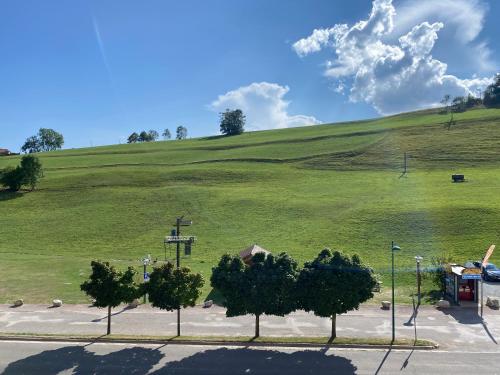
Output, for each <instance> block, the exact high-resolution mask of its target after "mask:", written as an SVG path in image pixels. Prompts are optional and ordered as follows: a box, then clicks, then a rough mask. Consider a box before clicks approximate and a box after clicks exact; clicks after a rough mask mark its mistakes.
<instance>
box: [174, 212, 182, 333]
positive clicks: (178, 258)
mask: <svg viewBox="0 0 500 375" xmlns="http://www.w3.org/2000/svg"><path fill="white" fill-rule="evenodd" d="M181 220H182V217H178V218H177V220H176V226H177V232H176V233H175V234H176V236H177V237H179V236H180V235H181ZM180 246H181V244H180V242H178V241H177V244H176V247H177V249H176V264H177V269H179V268H180V266H181V259H180ZM180 335H181V308H180V307H179V308H178V309H177V336H180Z"/></svg>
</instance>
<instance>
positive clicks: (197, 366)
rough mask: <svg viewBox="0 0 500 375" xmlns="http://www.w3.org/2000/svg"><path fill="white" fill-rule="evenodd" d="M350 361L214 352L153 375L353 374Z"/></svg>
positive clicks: (304, 354)
mask: <svg viewBox="0 0 500 375" xmlns="http://www.w3.org/2000/svg"><path fill="white" fill-rule="evenodd" d="M356 370H357V367H356V366H354V365H353V364H352V362H351V360H349V359H347V358H344V357H340V356H337V355H333V354H331V355H327V354H326V353H324V352H321V351H316V350H303V351H296V352H293V353H284V352H280V351H274V350H264V349H262V350H261V349H257V348H254V349H248V348H240V349H227V348H221V349H215V350H207V351H203V352H199V353H196V354H194V355H192V356H189V357H186V358H184V359H181V360H179V361H175V362H169V363H167V364H166V365H165V366H164V367H162V368H161V369H159V370H157V371H155V372H154V373H153V374H155V375H162V374H190V375H196V374H203V375H210V374H214V375H229V374H252V375H259V374H290V375H292V374H312V373H314V374H315V375H322V374H329V375H337V374H346V375H347V374H355V373H356Z"/></svg>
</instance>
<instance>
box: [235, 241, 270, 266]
mask: <svg viewBox="0 0 500 375" xmlns="http://www.w3.org/2000/svg"><path fill="white" fill-rule="evenodd" d="M257 253H264V254H266V255H267V254H271V252H270V251H267V250H266V249H264V248H262V247H260V246H259V245H257V244H253V245H252V246H250V247H247V248H246V249H245V250H241V251H240V258H241V259H243V262H245V263H247V264H248V263H249V262H250V261H251V260H252V257H253V256H254V255H255V254H257Z"/></svg>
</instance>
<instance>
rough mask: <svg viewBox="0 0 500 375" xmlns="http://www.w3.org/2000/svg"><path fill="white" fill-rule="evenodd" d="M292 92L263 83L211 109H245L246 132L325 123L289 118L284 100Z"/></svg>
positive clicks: (241, 90) (228, 96)
mask: <svg viewBox="0 0 500 375" xmlns="http://www.w3.org/2000/svg"><path fill="white" fill-rule="evenodd" d="M288 91H290V88H289V87H288V86H280V85H278V84H276V83H268V82H260V83H256V82H255V83H252V84H250V85H248V86H243V87H240V88H238V89H236V90H232V91H228V92H227V93H225V94H224V95H219V97H218V98H217V100H215V101H213V102H212V103H211V105H210V108H211V109H213V110H216V111H224V110H225V109H241V110H242V111H243V113H244V114H245V115H246V119H247V123H246V128H247V129H249V130H263V129H275V128H289V127H294V126H305V125H316V124H320V123H321V121H319V120H318V119H316V118H315V117H313V116H306V115H289V114H288V111H287V110H288V105H289V104H290V102H288V101H286V100H284V96H285V95H286V94H287V93H288Z"/></svg>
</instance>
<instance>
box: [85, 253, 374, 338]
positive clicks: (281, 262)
mask: <svg viewBox="0 0 500 375" xmlns="http://www.w3.org/2000/svg"><path fill="white" fill-rule="evenodd" d="M91 266H92V273H91V275H90V277H89V280H87V281H85V282H84V283H83V284H82V285H81V290H82V291H84V292H85V293H86V294H87V295H89V296H90V297H92V298H93V304H94V305H95V306H97V307H107V308H108V330H107V333H108V334H110V332H111V329H110V326H111V308H112V307H116V306H118V305H119V304H120V303H122V302H131V301H132V300H133V299H135V298H140V296H143V295H145V294H147V295H148V296H149V301H150V302H151V304H152V306H153V307H158V308H160V309H163V310H168V311H173V310H176V309H180V308H185V307H188V306H194V305H195V303H196V301H197V299H198V298H199V297H200V294H201V288H202V287H203V284H204V280H203V277H202V276H201V275H200V274H195V273H192V272H191V271H190V269H189V268H187V267H181V268H176V267H175V266H174V265H173V264H172V263H170V262H167V263H165V264H163V265H161V266H159V267H155V268H154V269H153V271H152V272H151V275H150V278H149V281H148V282H144V283H142V284H141V283H137V282H136V281H135V280H136V279H137V277H136V271H135V270H134V269H133V268H132V267H129V268H128V269H127V270H126V271H118V270H116V269H115V268H114V267H113V266H111V265H110V264H109V263H107V262H99V261H93V262H92V264H91ZM211 285H212V287H213V288H214V289H216V290H217V291H218V292H220V293H221V294H222V296H223V297H224V302H223V304H224V306H225V307H226V315H227V316H228V317H231V316H241V315H246V314H252V315H254V316H255V336H256V337H258V336H259V335H260V325H259V319H260V317H261V315H262V314H267V315H277V316H285V315H287V314H289V313H291V312H293V311H295V310H296V309H303V310H305V311H311V312H313V313H314V314H315V315H317V316H321V317H328V318H330V319H331V323H332V328H331V329H332V330H331V337H332V338H335V337H336V316H337V315H338V314H344V313H346V312H347V311H350V310H353V309H357V308H358V307H359V305H360V304H361V303H363V302H365V301H367V300H368V299H370V298H372V297H373V293H372V290H373V288H374V286H375V285H376V278H375V276H374V274H373V271H372V270H371V268H369V267H367V266H365V265H363V264H362V263H361V260H360V259H359V257H358V256H357V255H353V256H352V257H349V256H347V255H344V254H342V253H340V252H339V251H334V252H332V251H330V250H329V249H325V250H323V251H321V252H320V253H319V254H318V256H317V257H316V258H314V259H313V260H312V261H310V262H306V263H305V264H304V267H303V268H302V269H299V268H298V265H297V262H296V261H295V260H294V259H293V258H292V257H290V256H289V255H288V254H286V253H281V254H279V255H277V256H274V255H272V254H267V255H266V254H264V253H257V254H255V255H254V256H253V257H252V259H251V260H250V261H249V262H248V263H245V262H243V260H242V259H241V258H240V257H239V256H232V255H228V254H226V255H223V256H222V257H221V259H220V261H219V263H218V265H217V266H215V267H214V268H213V269H212V276H211Z"/></svg>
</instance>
